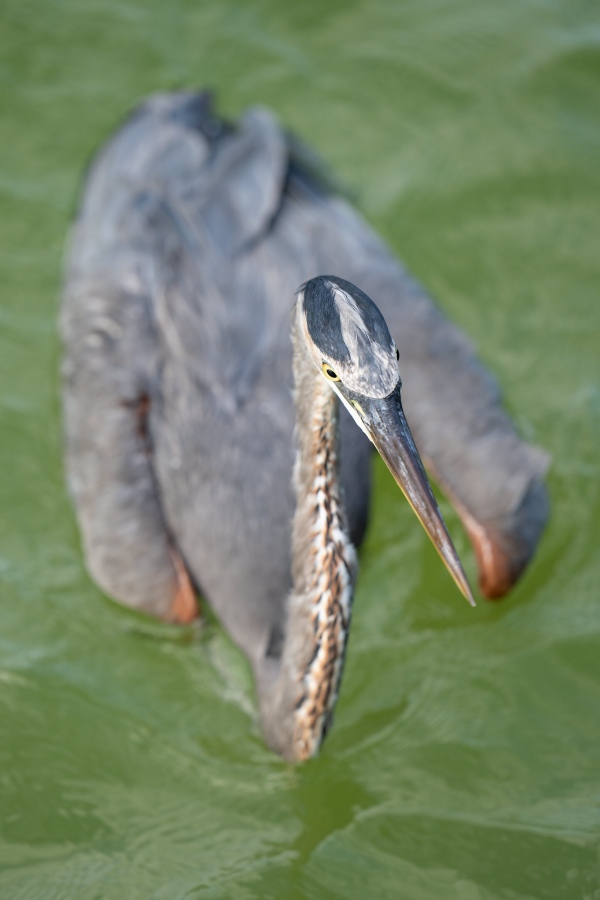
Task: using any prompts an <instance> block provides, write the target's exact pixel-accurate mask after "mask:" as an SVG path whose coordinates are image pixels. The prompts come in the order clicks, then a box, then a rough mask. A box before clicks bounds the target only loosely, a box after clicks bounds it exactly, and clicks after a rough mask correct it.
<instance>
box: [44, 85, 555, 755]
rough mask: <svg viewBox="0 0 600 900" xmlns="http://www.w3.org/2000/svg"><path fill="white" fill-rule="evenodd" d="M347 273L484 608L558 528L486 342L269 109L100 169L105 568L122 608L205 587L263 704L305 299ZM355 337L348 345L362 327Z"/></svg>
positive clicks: (97, 462) (76, 476) (77, 304)
mask: <svg viewBox="0 0 600 900" xmlns="http://www.w3.org/2000/svg"><path fill="white" fill-rule="evenodd" d="M327 272H331V273H335V275H336V276H339V277H340V278H341V279H346V280H347V281H349V282H351V283H353V284H356V285H359V286H360V288H362V290H363V291H364V292H366V294H367V295H369V296H370V297H372V298H373V299H374V300H375V301H376V303H377V306H378V307H379V308H380V310H381V312H382V313H383V316H384V318H385V321H386V322H387V326H389V331H390V333H391V337H392V338H393V340H394V341H395V343H396V344H397V346H398V348H399V350H400V360H401V368H402V373H403V378H404V383H405V390H404V394H403V399H404V403H405V407H406V413H407V418H408V420H409V422H410V425H411V429H412V431H413V433H414V436H415V440H416V443H417V445H418V446H419V449H420V451H421V454H422V456H423V458H424V459H425V461H426V464H427V465H428V466H431V470H432V472H434V473H435V475H436V477H437V478H438V480H439V481H440V483H441V485H442V486H443V487H444V489H445V490H446V491H447V492H448V495H449V497H450V498H451V500H452V502H453V503H454V504H455V506H456V507H457V509H458V511H459V513H460V515H461V517H462V519H463V521H464V523H465V525H466V527H467V529H468V531H469V535H470V537H471V539H472V541H473V544H474V547H475V550H476V552H477V556H478V563H479V571H480V586H481V587H482V590H483V591H484V593H486V594H487V595H489V596H499V595H500V594H502V593H504V592H505V591H506V590H507V589H508V588H509V587H510V586H511V585H512V584H513V583H514V581H515V580H516V579H517V578H518V576H519V575H520V573H521V572H522V570H523V568H524V566H525V565H526V563H527V561H528V560H529V558H530V557H531V555H532V553H533V551H534V549H535V546H536V544H537V541H538V539H539V536H540V533H541V531H542V529H543V526H544V523H545V521H546V518H547V499H546V493H545V489H544V486H543V481H542V479H543V474H544V471H545V468H546V464H547V462H546V456H545V454H544V453H542V452H541V451H540V450H537V449H535V448H532V447H530V446H528V445H527V444H525V443H524V442H523V441H521V440H520V438H519V437H518V435H517V434H516V432H515V429H514V427H513V425H512V423H511V422H510V420H509V418H508V417H507V415H506V413H505V412H504V411H503V409H502V407H501V402H500V395H499V391H498V388H497V386H496V383H495V381H494V379H493V378H492V376H491V375H490V374H489V373H488V372H487V371H486V370H485V369H484V368H483V367H482V365H481V363H480V362H479V361H478V360H477V358H476V356H475V353H474V351H473V348H472V346H471V344H470V342H469V341H468V340H467V339H466V338H465V337H464V335H462V334H461V333H460V332H459V331H458V330H457V329H456V328H455V327H454V326H453V325H451V324H450V323H449V322H448V321H447V319H446V318H445V317H444V316H443V315H442V313H441V312H440V311H439V309H438V308H437V307H436V306H435V304H434V303H433V301H432V300H431V299H430V298H429V297H428V296H427V295H426V294H425V292H424V291H423V289H422V288H421V287H420V286H419V285H418V284H417V283H416V282H415V281H414V280H413V279H411V278H410V276H409V275H407V273H406V272H405V270H404V269H403V267H402V266H401V265H400V263H399V262H398V261H397V260H396V259H395V258H394V256H393V255H392V254H391V253H390V251H389V249H388V248H387V247H386V246H385V245H384V244H383V243H382V241H381V240H380V239H379V238H378V237H377V236H376V235H375V234H374V233H373V231H372V230H371V229H370V228H369V226H368V225H366V224H365V222H364V221H363V220H362V219H361V218H360V217H359V216H358V214H357V213H356V212H355V211H354V210H353V209H352V208H351V206H350V205H349V204H348V203H347V202H346V201H345V200H343V199H342V198H340V197H339V196H337V195H336V194H335V193H333V192H331V191H330V190H329V189H328V188H327V187H326V186H324V185H323V184H322V183H321V182H320V180H319V178H317V177H315V175H314V174H312V173H311V167H310V166H308V165H307V164H306V163H305V161H304V160H303V158H302V153H301V152H299V150H298V147H297V145H296V143H295V142H293V141H291V140H290V139H288V138H287V137H286V135H285V133H284V132H283V131H282V129H281V127H280V126H279V124H278V123H277V121H276V120H275V119H274V117H273V116H272V114H271V113H269V112H268V111H266V110H264V109H254V110H251V111H249V112H248V113H246V115H244V116H243V118H242V119H241V121H240V122H239V123H238V124H237V125H236V126H235V127H234V126H230V125H228V124H226V123H224V122H222V121H221V120H219V119H218V118H216V116H215V115H214V113H213V111H212V108H211V102H210V98H209V97H208V95H205V94H200V95H195V94H187V93H182V94H173V95H160V96H156V97H152V98H150V99H149V100H148V101H146V102H145V103H144V104H143V105H142V106H140V107H139V109H138V110H137V111H136V112H135V113H134V114H133V115H132V116H131V118H130V119H129V120H128V121H127V122H126V123H125V124H124V125H123V127H122V128H121V129H120V130H119V131H118V132H117V134H116V135H115V136H114V137H113V138H112V139H111V140H110V141H109V142H108V144H107V145H106V146H105V147H104V148H103V149H102V151H101V152H100V153H99V154H98V156H97V157H96V159H95V160H94V161H93V164H92V166H91V169H90V171H89V173H88V177H87V181H86V185H85V190H84V192H83V197H82V200H81V205H80V209H79V212H78V216H77V220H76V222H75V225H74V228H73V234H72V239H71V245H70V252H69V256H68V262H67V270H66V286H65V291H64V301H63V307H62V318H61V329H62V337H63V341H64V347H65V359H64V408H65V429H66V455H67V470H68V478H69V485H70V489H71V492H72V495H73V497H74V501H75V505H76V508H77V514H78V519H79V524H80V527H81V530H82V535H83V542H84V549H85V556H86V560H87V564H88V567H89V570H90V573H91V575H92V577H93V578H94V579H95V580H96V581H97V582H98V584H99V585H100V586H101V587H102V588H103V589H104V590H105V591H106V592H107V593H108V594H110V595H111V596H112V597H114V598H116V599H118V600H120V601H121V602H123V603H126V604H128V605H130V606H132V607H136V608H138V609H142V610H145V611H147V612H149V613H152V614H153V615H156V616H160V617H163V618H172V619H175V620H184V619H186V618H187V617H188V616H189V614H190V605H189V582H188V575H189V576H190V577H191V580H192V581H193V583H194V585H195V586H196V588H197V589H198V590H199V591H200V592H201V593H202V594H203V595H204V596H205V597H206V598H207V599H208V600H209V601H210V603H211V605H212V606H213V608H214V610H215V611H216V613H217V615H218V616H219V618H220V620H221V622H222V623H223V625H224V627H225V628H226V629H227V630H228V631H229V633H230V634H231V635H232V637H233V639H234V640H235V642H236V643H237V644H238V645H239V646H240V647H241V648H242V650H243V651H244V652H245V653H246V655H247V656H248V658H249V660H250V662H251V664H252V666H253V669H254V672H255V675H256V679H257V685H258V689H259V695H261V698H264V697H266V694H267V693H268V688H267V687H265V685H267V684H268V683H269V682H270V680H272V679H273V678H274V677H275V676H274V675H273V673H274V672H276V670H277V667H278V666H279V665H280V658H281V652H282V650H281V648H282V647H284V646H285V642H286V641H288V642H289V641H291V640H292V637H293V636H292V635H291V634H290V629H289V628H287V625H288V612H289V599H288V598H289V596H290V591H291V589H292V574H291V573H292V522H293V518H294V511H295V510H296V506H297V498H296V496H295V493H294V488H293V485H292V471H293V467H294V459H295V454H296V441H295V438H294V425H295V418H296V411H295V408H294V403H293V401H292V387H293V379H292V343H291V339H290V334H291V330H292V324H293V315H292V312H293V302H294V296H295V294H296V291H297V290H298V287H299V285H301V284H303V283H305V282H306V281H307V280H308V279H312V278H314V277H315V276H318V275H321V274H323V273H327ZM337 312H338V317H339V310H338V311H337ZM322 313H323V311H322V310H321V313H319V311H318V308H317V311H316V312H315V315H316V316H317V317H318V316H319V315H320V314H322ZM330 313H331V315H332V316H333V317H335V314H336V307H335V303H334V304H333V306H332V308H331V310H330ZM346 319H347V316H346V317H343V321H342V319H340V321H339V330H340V332H341V330H342V326H344V327H346V326H347V327H348V328H350V330H352V327H353V326H352V323H351V322H350V324H348V323H347V321H346ZM353 334H354V336H355V339H356V340H357V341H358V343H357V344H356V347H355V357H356V353H358V354H359V355H360V352H362V351H361V347H360V340H361V338H360V334H359V335H358V337H357V336H356V329H355V330H354V332H353ZM346 343H347V342H346ZM338 349H339V348H338ZM342 355H343V354H342ZM356 358H358V357H356ZM388 364H389V360H388V361H387V362H385V361H382V363H381V366H382V369H381V373H380V374H381V379H382V382H381V383H382V384H384V382H385V371H384V370H385V365H388ZM355 374H356V379H357V381H356V384H355V385H354V387H355V388H357V389H359V388H360V371H358V370H357V372H356V373H355ZM385 383H386V384H387V382H385ZM339 427H340V456H341V481H342V484H343V486H344V492H345V516H346V517H347V522H348V526H349V530H350V535H351V537H352V540H353V541H354V543H355V544H359V543H360V541H361V539H362V536H363V533H364V529H365V526H366V520H367V513H368V500H369V465H370V455H371V446H370V444H369V441H368V439H367V437H366V436H365V435H364V434H363V433H362V432H361V431H360V429H359V428H357V427H356V424H355V423H354V422H353V421H352V419H351V417H350V415H349V414H348V413H347V412H346V410H345V409H343V408H342V409H341V412H340V425H339ZM186 592H187V593H186ZM182 597H183V598H184V602H183V605H181V604H182V599H181V598H182ZM186 597H187V599H186ZM297 640H298V636H297V635H296V641H297ZM265 702H266V701H265ZM269 702H270V701H269ZM277 710H279V713H280V712H281V710H280V707H277V709H276V708H275V707H273V710H272V711H269V710H267V711H266V712H265V708H264V703H263V722H264V725H265V731H266V733H267V736H268V738H269V740H270V743H271V744H272V745H273V746H275V747H276V749H279V750H280V752H283V753H284V754H286V755H291V754H289V753H286V749H285V747H283V746H282V744H281V741H280V740H279V738H278V737H277V722H276V716H277V715H278V714H279V713H278V712H277ZM265 716H266V717H267V719H269V721H268V722H266V721H265ZM274 719H275V721H274Z"/></svg>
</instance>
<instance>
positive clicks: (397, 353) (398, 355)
mask: <svg viewBox="0 0 600 900" xmlns="http://www.w3.org/2000/svg"><path fill="white" fill-rule="evenodd" d="M396 359H397V360H399V359H400V351H399V350H398V348H397V347H396Z"/></svg>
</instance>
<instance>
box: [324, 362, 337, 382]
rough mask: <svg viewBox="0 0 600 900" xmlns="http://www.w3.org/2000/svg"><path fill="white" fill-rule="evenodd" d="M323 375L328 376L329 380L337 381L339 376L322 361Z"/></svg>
mask: <svg viewBox="0 0 600 900" xmlns="http://www.w3.org/2000/svg"><path fill="white" fill-rule="evenodd" d="M322 370H323V375H324V376H325V378H329V380H330V381H339V380H340V376H339V375H337V374H336V373H335V372H334V371H333V369H332V368H331V366H330V365H329V364H328V363H323V365H322Z"/></svg>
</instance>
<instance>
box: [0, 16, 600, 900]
mask: <svg viewBox="0 0 600 900" xmlns="http://www.w3.org/2000/svg"><path fill="white" fill-rule="evenodd" d="M599 79H600V6H599V5H598V3H597V2H580V0H562V2H559V0H556V2H542V0H502V2H492V0H406V2H398V0H371V2H368V0H363V2H359V0H355V2H341V0H328V2H327V3H318V2H316V0H304V2H302V3H300V2H297V3H292V4H288V5H286V4H284V3H282V0H251V2H242V0H219V2H216V0H212V2H204V3H198V2H192V0H172V2H169V3H166V2H160V0H147V2H142V0H129V2H128V0H115V2H110V0H86V2H84V0H45V2H43V0H3V2H2V4H1V5H0V473H1V474H0V518H1V522H0V897H2V898H19V900H21V898H22V900H31V898H43V900H46V898H48V900H54V898H56V900H71V898H77V900H79V898H81V900H99V898H102V900H109V898H110V900H113V898H126V900H130V898H131V900H137V898H164V900H173V898H196V897H207V898H209V897H214V898H221V897H223V898H230V897H231V898H236V900H237V898H239V900H247V898H278V900H279V898H319V900H320V898H330V897H331V898H333V897H339V898H357V900H358V898H360V900H364V898H408V900H438V898H444V900H446V898H449V900H455V898H456V900H479V898H481V900H490V898H502V900H539V898H560V900H563V898H564V900H570V898H577V900H579V898H581V900H583V898H585V900H593V898H596V900H597V898H599V897H600V747H599V744H600V604H599V602H598V599H599V598H598V594H599V590H600V588H599V584H600V549H599V538H600V515H599V514H600V362H599V360H600V308H599V300H598V285H599V274H600V271H599V270H600V249H599V239H598V238H599V225H600V212H599V210H600V165H599V163H600V83H599ZM207 84H209V85H213V86H215V87H216V88H217V89H218V91H219V96H220V101H221V107H222V108H223V109H225V110H226V111H227V112H229V113H231V114H236V113H237V112H239V111H240V110H241V109H243V108H244V107H246V106H247V105H249V104H251V103H255V102H261V103H264V104H268V105H270V106H271V107H273V108H274V109H275V110H276V111H277V113H278V114H279V115H280V117H282V118H283V119H284V120H285V122H286V123H287V124H288V125H289V126H291V127H293V128H294V129H295V130H297V131H298V132H299V133H300V134H301V135H303V136H304V137H305V138H306V139H308V140H309V141H310V142H311V143H313V144H314V145H316V147H317V148H318V149H319V150H320V151H321V153H322V154H323V155H324V156H325V157H326V158H327V159H328V160H329V161H330V162H331V164H332V166H333V168H334V169H335V170H336V172H337V173H338V174H339V175H340V177H341V179H342V180H343V181H344V182H345V183H346V184H347V185H349V186H350V188H351V189H353V190H354V191H355V193H356V197H357V202H358V203H359V205H360V207H361V208H362V210H363V212H364V213H365V215H366V216H367V217H368V218H369V219H370V220H371V221H372V222H373V223H374V225H375V226H376V227H377V229H378V230H379V231H380V232H381V233H383V235H384V236H385V237H386V239H387V240H388V241H389V242H390V243H391V245H392V246H393V247H394V248H395V249H396V250H397V252H398V253H399V254H400V255H401V256H402V257H403V258H404V260H405V261H406V262H407V263H408V265H409V266H410V267H411V269H412V270H413V272H414V273H415V274H416V275H417V276H418V277H419V278H420V279H421V280H422V281H423V282H424V283H425V284H426V285H427V286H428V288H430V289H431V290H432V291H433V292H434V293H435V294H436V295H437V296H438V297H439V298H440V301H441V302H442V305H443V306H444V308H445V309H446V310H447V311H448V312H449V314H451V316H452V317H453V318H454V319H455V320H456V321H458V322H459V323H460V324H461V325H462V326H463V327H464V328H465V329H466V330H467V331H468V332H469V333H470V335H471V336H472V337H473V339H474V340H475V342H476V343H477V345H478V347H479V349H480V352H481V355H482V356H483V358H484V359H485V360H486V362H487V363H488V364H489V365H490V366H491V367H492V368H493V370H494V371H495V372H496V374H497V375H498V377H499V380H500V381H501V383H502V385H503V387H504V390H505V397H506V402H507V405H508V408H509V409H510V410H511V412H512V414H513V415H514V416H515V418H516V420H517V421H518V423H519V427H520V428H521V430H522V432H523V433H524V434H525V435H526V436H527V438H528V439H530V440H532V441H535V442H537V443H539V444H540V445H542V446H544V447H545V448H547V449H548V450H549V451H550V452H551V453H552V456H553V467H552V470H551V473H550V476H549V486H550V491H551V496H552V504H553V515H552V521H551V524H550V527H549V529H548V531H547V532H546V535H545V537H544V540H543V543H542V546H541V548H540V552H539V554H538V557H537V559H536V562H535V564H534V566H533V567H532V569H531V571H530V572H529V574H528V576H527V577H526V578H525V580H524V581H523V583H522V585H521V586H520V587H519V588H518V590H516V591H515V592H514V594H513V595H512V597H510V598H509V599H508V600H506V601H505V602H503V603H502V604H498V605H490V604H487V603H485V602H482V603H480V604H479V606H478V608H477V609H476V610H474V611H472V610H470V609H469V608H468V607H467V605H466V603H464V601H462V600H461V598H460V597H459V595H458V593H457V592H456V591H455V589H454V588H453V586H452V583H451V581H450V579H449V578H448V577H447V575H446V574H445V572H444V571H443V569H442V567H441V565H439V564H438V563H437V558H436V556H435V552H434V551H433V549H432V548H431V547H429V546H428V545H427V543H426V539H425V537H424V535H423V533H422V531H421V529H419V527H418V525H417V524H416V522H415V521H413V518H412V516H411V514H410V512H409V511H408V510H407V509H406V508H405V505H403V503H402V501H401V498H400V497H399V494H398V492H397V491H396V490H395V489H394V488H393V486H392V485H391V484H390V480H389V478H388V477H387V474H386V473H385V472H384V470H383V467H382V466H379V467H378V468H377V469H376V497H375V504H374V515H373V521H372V528H371V530H370V533H369V538H368V541H367V545H366V547H365V549H364V552H363V553H362V574H361V579H360V585H359V590H358V596H357V604H356V611H355V616H354V623H353V633H352V637H351V640H350V646H349V656H348V660H347V666H346V676H345V682H344V686H343V691H342V697H341V701H340V703H339V707H338V713H337V720H336V726H335V728H334V730H333V732H332V734H331V737H330V738H329V740H328V741H327V743H326V746H325V748H324V752H323V754H322V756H321V757H320V758H319V759H317V760H315V761H313V762H311V763H310V764H308V765H305V766H303V767H301V768H298V769H293V768H290V767H288V766H286V765H285V764H284V763H282V762H281V761H279V760H278V759H276V758H275V757H273V756H272V755H271V754H270V753H269V752H267V750H266V749H265V748H264V746H263V744H262V741H261V738H260V734H259V732H258V729H257V725H256V722H255V715H254V713H255V706H254V699H253V694H252V685H251V681H250V678H249V674H248V671H247V668H246V665H245V662H244V660H243V659H242V657H241V656H240V655H239V653H238V652H237V651H236V650H235V649H234V648H233V647H232V646H231V644H230V643H229V641H228V639H227V637H226V636H225V635H224V634H223V633H222V632H221V630H220V629H219V627H218V626H217V625H216V624H215V623H214V622H213V623H212V624H210V625H209V627H208V628H207V629H206V630H205V631H204V632H203V633H202V634H198V633H196V632H195V631H193V630H185V631H183V632H182V631H178V630H176V629H173V628H170V627H166V626H161V625H157V624H155V623H152V622H150V621H148V620H145V619H143V618H142V617H136V616H134V615H132V614H129V613H127V612H125V611H123V610H121V609H120V608H118V607H117V606H115V605H113V604H111V603H110V602H108V601H107V600H106V599H104V598H103V597H102V596H101V595H100V593H99V592H98V590H97V589H96V588H95V587H94V586H93V585H92V584H91V583H90V581H89V580H88V578H87V577H86V575H85V573H84V570H83V567H82V560H81V553H80V549H79V544H78V535H77V532H76V529H75V525H74V520H73V514H72V510H71V507H70V505H69V502H68V500H67V497H66V494H65V489H64V485H63V478H62V470H61V443H60V409H59V401H58V379H57V367H58V360H59V348H58V343H57V338H56V326H55V321H56V310H57V297H58V293H59V285H60V266H61V255H62V252H63V242H64V237H65V232H66V229H67V227H68V224H69V221H70V218H71V216H72V213H73V209H74V204H75V197H76V190H77V184H78V179H79V176H80V173H81V170H82V168H83V165H84V163H85V161H86V159H87V158H88V157H89V155H90V153H91V152H92V150H93V149H94V147H95V146H96V145H97V144H98V142H99V141H100V140H101V139H102V138H103V137H104V136H106V135H107V134H108V133H109V131H110V130H111V128H112V127H113V126H114V125H115V123H116V122H118V120H119V119H120V117H121V116H122V115H123V113H124V112H125V111H126V110H127V109H128V108H129V107H130V106H131V105H132V104H133V103H134V102H135V101H136V100H137V99H138V98H139V97H141V96H142V95H143V94H145V93H147V92H148V91H151V90H156V89H164V88H169V87H177V86H180V85H207ZM449 518H450V526H451V530H452V531H453V532H454V533H455V534H458V538H457V543H458V546H459V549H460V550H461V551H462V552H463V553H464V554H465V555H466V561H467V566H468V567H469V568H470V571H471V573H472V572H473V558H472V555H471V554H470V551H469V549H468V547H467V544H466V540H465V539H464V537H462V536H461V535H460V533H459V525H458V522H457V520H456V518H455V517H453V516H452V515H450V516H449Z"/></svg>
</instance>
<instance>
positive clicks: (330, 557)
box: [265, 325, 356, 760]
mask: <svg viewBox="0 0 600 900" xmlns="http://www.w3.org/2000/svg"><path fill="white" fill-rule="evenodd" d="M293 338H294V381H295V403H296V423H297V427H296V431H297V440H298V453H297V458H296V466H295V471H294V487H295V492H296V511H295V514H294V521H293V536H292V578H293V590H292V595H291V597H290V600H289V606H288V620H287V626H286V635H285V639H284V645H283V652H282V657H281V668H280V673H279V678H278V682H279V685H278V688H279V690H278V702H277V703H276V704H275V705H276V707H278V709H277V713H276V714H277V717H278V721H279V725H278V727H277V730H276V731H277V733H276V734H275V736H274V739H273V740H272V742H273V743H274V744H276V745H277V746H276V749H278V750H279V752H281V753H283V755H284V756H286V757H287V758H289V759H292V760H303V759H307V758H309V757H311V756H314V755H315V754H316V752H317V751H318V749H319V747H320V745H321V743H322V741H323V738H324V737H325V734H326V733H327V730H328V728H329V726H330V724H331V720H332V716H333V711H334V707H335V703H336V700H337V696H338V691H339V687H340V682H341V677H342V670H343V664H344V656H345V651H346V641H347V638H348V632H349V628H350V617H351V612H352V600H353V594H354V583H355V578H356V553H355V550H354V546H353V544H352V543H351V541H350V537H349V533H348V527H347V523H346V514H345V510H344V504H343V494H342V490H341V484H340V480H339V466H338V399H337V396H336V395H335V393H334V391H333V390H332V389H331V387H330V386H329V385H328V384H327V382H326V381H325V380H324V378H323V377H322V376H321V375H320V373H319V372H318V370H317V369H316V368H315V365H314V363H313V362H312V360H311V358H310V356H309V354H308V351H307V348H306V343H305V341H304V338H303V336H302V334H300V333H299V327H298V325H297V326H296V328H295V329H294V335H293ZM272 711H273V712H275V710H274V709H273V710H272ZM265 724H266V730H267V732H268V733H269V732H270V735H271V736H273V729H272V728H269V727H268V723H265Z"/></svg>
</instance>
